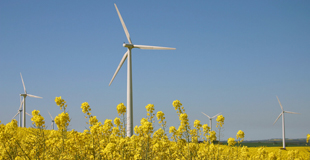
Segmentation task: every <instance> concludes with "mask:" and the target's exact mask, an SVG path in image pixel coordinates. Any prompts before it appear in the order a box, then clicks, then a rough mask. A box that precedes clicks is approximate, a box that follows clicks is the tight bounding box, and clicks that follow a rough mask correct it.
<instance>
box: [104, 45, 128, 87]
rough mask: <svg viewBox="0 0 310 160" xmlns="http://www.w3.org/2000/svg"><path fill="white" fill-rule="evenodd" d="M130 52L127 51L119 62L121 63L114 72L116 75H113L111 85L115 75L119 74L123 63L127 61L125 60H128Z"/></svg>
mask: <svg viewBox="0 0 310 160" xmlns="http://www.w3.org/2000/svg"><path fill="white" fill-rule="evenodd" d="M128 52H129V51H127V52H126V53H125V54H124V56H123V58H122V60H121V62H120V63H119V65H118V67H117V69H116V71H115V73H114V75H113V77H112V79H111V81H110V84H109V86H110V85H111V84H112V82H113V80H114V78H115V76H116V75H117V73H118V71H119V69H121V67H122V65H123V63H124V62H125V60H126V58H127V56H128Z"/></svg>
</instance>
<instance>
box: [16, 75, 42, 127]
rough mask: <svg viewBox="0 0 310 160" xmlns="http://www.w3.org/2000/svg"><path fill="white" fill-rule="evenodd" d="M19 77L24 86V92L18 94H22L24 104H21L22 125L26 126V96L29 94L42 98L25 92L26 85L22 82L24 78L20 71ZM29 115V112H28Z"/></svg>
mask: <svg viewBox="0 0 310 160" xmlns="http://www.w3.org/2000/svg"><path fill="white" fill-rule="evenodd" d="M20 77H21V79H22V82H23V87H24V92H25V93H23V94H20V96H23V97H24V99H23V103H24V106H23V126H22V127H26V114H28V113H26V97H27V96H29V97H33V98H42V97H39V96H35V95H31V94H27V91H26V87H25V83H24V80H23V76H22V73H20ZM28 115H29V114H28Z"/></svg>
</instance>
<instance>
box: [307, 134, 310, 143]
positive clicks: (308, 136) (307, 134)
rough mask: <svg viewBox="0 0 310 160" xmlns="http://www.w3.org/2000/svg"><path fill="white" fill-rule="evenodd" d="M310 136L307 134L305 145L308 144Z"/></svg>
mask: <svg viewBox="0 0 310 160" xmlns="http://www.w3.org/2000/svg"><path fill="white" fill-rule="evenodd" d="M309 139H310V134H307V143H308V142H309Z"/></svg>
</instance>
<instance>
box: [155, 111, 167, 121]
mask: <svg viewBox="0 0 310 160" xmlns="http://www.w3.org/2000/svg"><path fill="white" fill-rule="evenodd" d="M164 116H165V114H164V112H162V111H158V112H157V114H156V117H157V120H160V122H159V123H161V122H162V121H163V120H164V119H165V117H164Z"/></svg>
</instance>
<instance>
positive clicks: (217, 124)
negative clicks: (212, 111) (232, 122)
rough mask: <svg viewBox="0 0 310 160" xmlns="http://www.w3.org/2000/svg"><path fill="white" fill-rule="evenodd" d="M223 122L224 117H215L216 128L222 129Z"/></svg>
mask: <svg viewBox="0 0 310 160" xmlns="http://www.w3.org/2000/svg"><path fill="white" fill-rule="evenodd" d="M224 120H225V117H223V115H219V116H217V118H216V121H217V123H216V127H218V126H221V127H223V124H224Z"/></svg>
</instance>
